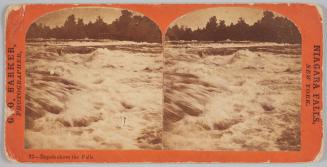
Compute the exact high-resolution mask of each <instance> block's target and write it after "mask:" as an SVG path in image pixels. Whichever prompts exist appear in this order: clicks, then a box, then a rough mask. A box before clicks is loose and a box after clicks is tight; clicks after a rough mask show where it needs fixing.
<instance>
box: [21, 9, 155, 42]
mask: <svg viewBox="0 0 327 167" xmlns="http://www.w3.org/2000/svg"><path fill="white" fill-rule="evenodd" d="M26 38H28V39H30V38H46V39H48V38H56V39H84V38H89V39H115V40H128V41H137V42H161V32H160V29H159V28H158V27H157V25H156V24H155V23H154V22H152V21H151V20H150V19H148V18H147V17H144V16H138V15H133V14H132V13H131V12H129V11H127V10H123V11H122V12H121V16H120V17H119V18H117V19H116V20H114V21H113V22H112V23H111V24H108V23H106V22H104V21H103V18H101V17H100V16H98V17H97V19H96V20H95V21H94V22H89V23H87V24H85V23H84V21H83V19H81V18H75V16H74V15H70V16H69V17H68V18H67V19H66V21H65V23H64V25H63V26H60V27H59V26H56V27H54V28H50V27H49V26H46V25H42V24H36V23H33V24H32V25H31V26H30V28H29V29H28V31H27V33H26Z"/></svg>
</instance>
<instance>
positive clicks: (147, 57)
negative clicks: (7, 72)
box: [25, 7, 163, 150]
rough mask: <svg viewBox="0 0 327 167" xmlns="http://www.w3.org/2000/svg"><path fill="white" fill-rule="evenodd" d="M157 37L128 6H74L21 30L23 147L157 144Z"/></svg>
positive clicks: (142, 146)
mask: <svg viewBox="0 0 327 167" xmlns="http://www.w3.org/2000/svg"><path fill="white" fill-rule="evenodd" d="M161 37H162V35H161V32H160V29H159V28H158V27H157V25H156V24H155V23H154V22H153V21H151V20H150V19H149V18H147V17H145V16H143V15H142V14H139V13H135V12H133V11H129V10H124V9H118V8H106V7H92V8H90V7H78V8H70V9H64V10H59V11H55V12H52V13H49V14H47V15H44V16H42V17H40V18H38V19H37V20H35V22H34V23H33V24H31V25H30V27H29V29H28V31H27V33H26V96H25V102H26V103H25V113H26V116H25V148H26V149H107V150H140V149H146V150H153V149H162V137H161V133H162V106H163V104H162V101H163V99H162V98H163V94H162V83H163V75H162V72H163V71H162V69H163V54H162V52H163V49H162V48H163V47H162V44H161V42H162V39H161Z"/></svg>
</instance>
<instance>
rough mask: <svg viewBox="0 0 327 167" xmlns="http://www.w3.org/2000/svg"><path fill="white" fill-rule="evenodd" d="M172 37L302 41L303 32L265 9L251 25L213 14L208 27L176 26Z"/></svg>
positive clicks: (170, 33) (167, 35)
mask: <svg viewBox="0 0 327 167" xmlns="http://www.w3.org/2000/svg"><path fill="white" fill-rule="evenodd" d="M166 38H168V40H198V41H223V40H235V41H262V42H278V43H301V34H300V32H299V30H298V29H297V27H296V26H295V25H294V24H293V23H292V22H291V21H289V20H288V19H287V18H285V17H280V16H277V17H275V16H274V14H273V13H272V12H270V11H265V12H264V15H263V17H262V18H261V19H260V20H258V21H257V22H256V23H254V24H253V25H249V24H247V23H246V22H245V21H244V19H243V18H239V20H238V22H237V23H235V24H234V23H231V24H230V25H226V24H225V21H224V20H219V21H218V20H217V17H216V16H213V17H211V18H210V19H209V20H208V22H207V24H206V26H205V27H204V28H198V29H196V30H192V29H191V28H188V27H184V26H177V25H174V26H172V27H170V28H169V29H168V31H167V33H166Z"/></svg>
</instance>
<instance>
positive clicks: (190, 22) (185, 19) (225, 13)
mask: <svg viewBox="0 0 327 167" xmlns="http://www.w3.org/2000/svg"><path fill="white" fill-rule="evenodd" d="M263 12H264V10H261V9H254V8H242V7H218V8H208V9H202V10H198V11H194V12H191V13H187V14H185V15H184V16H181V17H179V18H178V19H176V20H175V21H174V22H173V23H172V24H170V26H173V25H176V24H177V25H179V26H182V25H183V26H185V27H189V28H191V29H193V30H195V29H197V28H198V27H199V28H203V27H205V26H206V24H207V22H208V20H209V18H210V17H212V16H216V17H217V20H218V22H219V20H225V24H226V25H230V24H231V23H234V24H235V23H237V21H238V19H239V18H240V17H242V18H243V19H244V20H245V22H246V23H248V24H249V25H253V24H254V23H255V22H256V21H258V20H260V19H261V18H262V16H263ZM274 14H275V16H280V15H279V14H277V13H274Z"/></svg>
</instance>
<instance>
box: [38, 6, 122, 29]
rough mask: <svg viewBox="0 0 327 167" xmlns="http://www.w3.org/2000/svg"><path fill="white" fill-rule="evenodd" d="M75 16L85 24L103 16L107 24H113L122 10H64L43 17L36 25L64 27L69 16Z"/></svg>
mask: <svg viewBox="0 0 327 167" xmlns="http://www.w3.org/2000/svg"><path fill="white" fill-rule="evenodd" d="M72 14H74V15H75V18H82V19H83V21H84V23H88V22H90V21H92V22H93V21H95V20H96V18H97V17H98V16H101V17H102V18H103V20H104V22H106V23H109V24H110V23H111V22H112V21H114V20H115V19H116V18H118V17H119V16H120V15H121V9H117V8H108V7H79V8H70V9H63V10H60V11H56V12H52V13H49V14H47V15H44V16H41V17H40V18H39V19H38V20H37V21H36V23H37V24H40V23H41V24H44V25H47V26H50V27H51V28H53V27H56V26H62V25H64V23H65V20H66V19H67V17H68V16H69V15H72Z"/></svg>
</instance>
